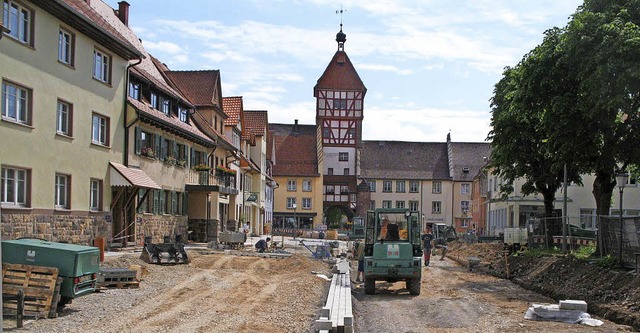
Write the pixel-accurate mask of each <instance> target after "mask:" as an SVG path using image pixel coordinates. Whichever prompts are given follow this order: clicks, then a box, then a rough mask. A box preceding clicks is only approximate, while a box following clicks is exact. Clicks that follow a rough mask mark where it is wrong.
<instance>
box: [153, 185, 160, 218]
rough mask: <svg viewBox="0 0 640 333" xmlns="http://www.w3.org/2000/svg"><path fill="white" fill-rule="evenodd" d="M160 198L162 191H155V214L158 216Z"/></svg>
mask: <svg viewBox="0 0 640 333" xmlns="http://www.w3.org/2000/svg"><path fill="white" fill-rule="evenodd" d="M159 198H160V190H153V213H154V214H158V211H159V207H158V206H159V205H160V202H159Z"/></svg>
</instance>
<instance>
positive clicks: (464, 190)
mask: <svg viewBox="0 0 640 333" xmlns="http://www.w3.org/2000/svg"><path fill="white" fill-rule="evenodd" d="M460 193H461V194H471V184H469V183H462V184H460Z"/></svg>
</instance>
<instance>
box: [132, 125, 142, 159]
mask: <svg viewBox="0 0 640 333" xmlns="http://www.w3.org/2000/svg"><path fill="white" fill-rule="evenodd" d="M135 136H136V138H135V140H136V141H135V145H134V146H135V150H136V155H140V154H141V152H142V135H141V134H140V127H138V126H136V127H135Z"/></svg>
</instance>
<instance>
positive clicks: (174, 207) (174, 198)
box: [171, 191, 178, 215]
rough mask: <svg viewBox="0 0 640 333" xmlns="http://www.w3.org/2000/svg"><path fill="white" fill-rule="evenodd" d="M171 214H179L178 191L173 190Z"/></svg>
mask: <svg viewBox="0 0 640 333" xmlns="http://www.w3.org/2000/svg"><path fill="white" fill-rule="evenodd" d="M171 214H173V215H177V214H178V193H176V191H171Z"/></svg>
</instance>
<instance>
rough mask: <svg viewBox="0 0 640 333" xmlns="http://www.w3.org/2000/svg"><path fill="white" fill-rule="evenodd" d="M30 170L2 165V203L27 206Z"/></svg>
mask: <svg viewBox="0 0 640 333" xmlns="http://www.w3.org/2000/svg"><path fill="white" fill-rule="evenodd" d="M28 188H29V171H28V170H24V169H17V168H8V167H2V188H1V189H2V193H1V195H0V196H1V198H0V199H1V200H0V201H1V202H2V205H11V206H19V207H27V206H28V203H27V199H28V197H27V196H28Z"/></svg>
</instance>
